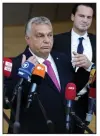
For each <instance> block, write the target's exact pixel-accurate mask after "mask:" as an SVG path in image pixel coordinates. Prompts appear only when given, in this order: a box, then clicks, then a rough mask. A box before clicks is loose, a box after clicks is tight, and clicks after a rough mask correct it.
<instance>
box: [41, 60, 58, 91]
mask: <svg viewBox="0 0 100 136" xmlns="http://www.w3.org/2000/svg"><path fill="white" fill-rule="evenodd" d="M43 63H44V64H45V65H46V66H47V73H48V75H49V76H50V78H51V79H52V81H53V82H54V84H55V86H56V87H57V88H58V90H59V91H60V85H59V83H58V80H57V78H56V75H55V73H54V71H53V68H52V66H51V62H50V61H48V60H45V61H44V62H43Z"/></svg>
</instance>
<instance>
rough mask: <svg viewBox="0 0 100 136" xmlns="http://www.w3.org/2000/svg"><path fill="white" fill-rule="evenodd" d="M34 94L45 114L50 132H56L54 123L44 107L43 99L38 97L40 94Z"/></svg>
mask: <svg viewBox="0 0 100 136" xmlns="http://www.w3.org/2000/svg"><path fill="white" fill-rule="evenodd" d="M34 96H35V98H36V99H37V100H38V103H39V106H40V108H41V111H42V113H43V116H44V118H45V120H46V124H47V126H48V129H49V133H54V124H53V122H52V121H51V120H50V119H48V117H47V114H46V111H45V109H44V107H43V105H42V103H41V101H40V99H39V97H38V94H37V93H36V92H35V93H34Z"/></svg>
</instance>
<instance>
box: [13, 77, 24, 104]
mask: <svg viewBox="0 0 100 136" xmlns="http://www.w3.org/2000/svg"><path fill="white" fill-rule="evenodd" d="M23 81H24V78H21V79H20V80H19V82H18V84H17V85H16V86H15V89H14V92H13V97H12V99H11V103H13V102H14V99H15V96H16V95H17V93H18V90H19V88H20V87H21V86H22V83H23Z"/></svg>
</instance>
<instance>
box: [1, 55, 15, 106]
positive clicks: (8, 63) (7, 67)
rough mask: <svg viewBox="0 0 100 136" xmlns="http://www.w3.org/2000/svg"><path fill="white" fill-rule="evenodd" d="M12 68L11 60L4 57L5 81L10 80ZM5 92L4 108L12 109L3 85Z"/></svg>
mask: <svg viewBox="0 0 100 136" xmlns="http://www.w3.org/2000/svg"><path fill="white" fill-rule="evenodd" d="M12 66H13V64H12V60H11V59H9V58H6V57H4V58H3V75H4V80H5V78H7V79H9V78H10V77H11V72H12ZM3 90H4V91H3V96H4V102H3V103H4V104H3V107H5V108H8V106H9V108H11V105H10V102H9V100H8V98H7V97H6V96H5V95H6V90H7V89H6V85H5V84H4V85H3Z"/></svg>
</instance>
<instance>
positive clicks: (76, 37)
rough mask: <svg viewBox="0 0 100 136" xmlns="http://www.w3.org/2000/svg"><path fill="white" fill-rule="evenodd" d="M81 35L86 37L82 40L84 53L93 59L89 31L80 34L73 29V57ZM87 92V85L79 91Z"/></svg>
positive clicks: (81, 93)
mask: <svg viewBox="0 0 100 136" xmlns="http://www.w3.org/2000/svg"><path fill="white" fill-rule="evenodd" d="M79 37H83V38H84V39H83V41H82V44H83V48H84V51H83V54H84V55H86V56H87V58H88V59H89V60H90V61H92V47H91V43H90V39H89V37H88V34H87V32H86V33H85V34H84V35H82V36H80V35H78V34H77V33H75V32H74V30H73V29H72V31H71V57H73V53H72V52H73V51H75V52H77V47H78V44H79ZM73 67H74V66H73ZM77 69H78V68H77ZM85 92H86V87H84V88H83V89H82V90H81V91H80V92H79V93H78V95H83V94H84V93H85Z"/></svg>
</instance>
